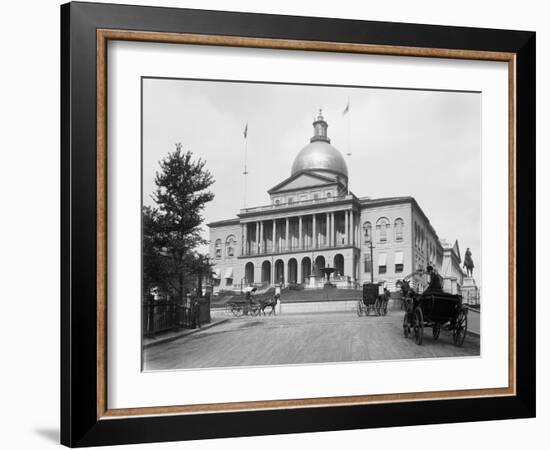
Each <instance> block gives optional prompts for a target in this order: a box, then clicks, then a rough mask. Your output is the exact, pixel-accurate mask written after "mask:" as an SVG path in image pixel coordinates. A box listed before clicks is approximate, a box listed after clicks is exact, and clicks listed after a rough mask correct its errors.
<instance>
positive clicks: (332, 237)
mask: <svg viewBox="0 0 550 450" xmlns="http://www.w3.org/2000/svg"><path fill="white" fill-rule="evenodd" d="M335 234H336V233H335V232H334V213H333V212H331V213H330V246H331V247H334V245H335V244H336V242H335V240H336V236H335Z"/></svg>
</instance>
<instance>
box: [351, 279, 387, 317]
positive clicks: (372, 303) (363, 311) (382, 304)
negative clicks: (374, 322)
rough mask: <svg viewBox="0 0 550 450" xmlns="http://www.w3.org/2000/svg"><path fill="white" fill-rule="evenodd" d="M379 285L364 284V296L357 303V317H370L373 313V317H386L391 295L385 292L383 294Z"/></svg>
mask: <svg viewBox="0 0 550 450" xmlns="http://www.w3.org/2000/svg"><path fill="white" fill-rule="evenodd" d="M381 289H382V288H381V286H380V284H379V283H364V284H363V295H362V297H361V299H359V300H358V301H357V315H358V316H359V317H361V316H363V315H365V316H368V315H370V313H371V312H372V313H373V315H374V314H376V315H377V316H385V315H386V314H387V313H388V300H389V293H388V291H387V290H385V289H384V290H383V292H382V293H381V292H380V290H381Z"/></svg>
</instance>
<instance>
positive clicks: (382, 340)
mask: <svg viewBox="0 0 550 450" xmlns="http://www.w3.org/2000/svg"><path fill="white" fill-rule="evenodd" d="M402 321H403V312H401V311H392V312H389V313H388V315H387V316H380V317H376V316H369V317H357V315H355V314H352V313H349V312H348V313H326V314H308V315H305V314H304V315H302V314H300V315H298V314H296V315H280V316H275V317H274V316H266V317H263V316H262V317H247V316H244V317H239V318H232V319H230V320H228V321H227V322H225V323H222V324H219V325H217V326H215V327H212V328H210V329H207V330H201V331H199V332H197V333H194V334H191V335H188V336H186V337H184V338H181V339H177V340H174V341H171V342H167V343H164V344H159V345H156V346H153V347H150V348H146V349H145V350H144V355H143V362H144V369H145V370H170V369H190V368H206V367H235V366H258V365H261V366H263V365H276V364H311V363H327V362H343V361H367V360H390V359H411V358H435V357H454V356H479V349H480V339H479V337H477V336H472V335H467V336H466V340H465V342H464V345H463V347H456V346H455V345H453V343H452V335H451V333H450V332H449V331H447V330H442V331H441V335H440V337H439V339H438V340H437V341H434V339H433V337H432V330H431V329H430V328H425V329H424V342H423V344H422V345H421V346H419V345H416V343H415V342H414V340H413V339H412V338H405V337H404V336H403V328H402Z"/></svg>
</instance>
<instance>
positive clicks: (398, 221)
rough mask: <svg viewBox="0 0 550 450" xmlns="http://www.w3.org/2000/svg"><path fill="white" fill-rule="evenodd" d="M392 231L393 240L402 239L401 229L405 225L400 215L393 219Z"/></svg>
mask: <svg viewBox="0 0 550 450" xmlns="http://www.w3.org/2000/svg"><path fill="white" fill-rule="evenodd" d="M393 225H394V231H395V240H396V241H402V240H403V229H404V227H405V222H403V219H402V218H401V217H399V218H397V219H395V222H394V224H393Z"/></svg>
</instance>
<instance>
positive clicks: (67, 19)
mask: <svg viewBox="0 0 550 450" xmlns="http://www.w3.org/2000/svg"><path fill="white" fill-rule="evenodd" d="M109 40H129V41H143V42H160V43H186V44H201V45H219V46H233V47H254V48H270V49H287V50H295V51H302V50H315V51H323V52H344V53H346V52H347V53H365V54H381V55H396V56H419V57H428V58H429V57H438V58H459V59H474V60H475V59H482V60H491V61H505V62H507V63H508V67H509V100H510V101H509V105H510V106H509V111H508V117H509V192H508V198H509V211H510V212H509V255H510V265H509V276H510V286H509V299H508V301H509V308H510V321H509V385H508V387H507V388H498V389H497V388H495V389H484V390H479V389H478V390H471V391H446V392H445V391H439V392H428V393H421V394H418V393H411V394H384V395H369V396H355V397H325V398H314V399H311V398H310V399H288V400H284V401H281V400H277V401H275V400H273V401H264V402H237V403H225V404H221V403H216V404H208V405H201V406H189V405H187V406H186V405H173V406H169V407H155V405H151V407H150V408H135V409H124V410H120V409H118V410H117V409H109V407H108V405H107V400H106V399H107V394H106V392H107V385H106V380H107V363H106V342H107V339H108V336H107V331H106V330H107V326H106V321H107V314H108V311H107V308H106V275H107V270H108V268H107V256H106V255H107V253H106V245H107V232H108V231H107V225H106V224H107V222H106V211H107V209H106V205H107V202H108V199H107V193H106V180H107V170H108V166H107V158H106V145H107V144H106V143H107V140H106V137H107V117H106V96H107V85H106V73H107V72H106V71H107V67H106V64H107V60H106V51H107V46H106V44H107V42H108V41H109ZM61 56H62V63H61V64H62V65H61V119H62V125H61V142H62V154H61V174H62V180H61V204H62V220H61V223H62V229H61V261H62V263H61V265H62V266H61V274H62V275H61V292H62V298H61V393H62V395H61V442H62V443H63V444H65V445H68V446H90V445H106V444H124V443H139V442H156V441H174V440H188V439H204V438H215V437H231V436H249V435H265V434H278V433H297V432H315V431H328V430H345V429H355V428H370V427H387V426H402V425H417V424H429V423H446V422H465V421H480V420H493V419H510V418H520V417H522V418H526V417H534V415H535V351H534V349H535V258H534V253H535V248H536V246H535V177H534V173H535V170H534V169H535V33H532V32H525V31H506V30H490V29H477V28H459V27H445V26H431V25H416V24H415V25H413V24H400V23H383V22H368V21H356V20H341V19H326V18H310V17H291V16H276V15H260V14H249V13H231V12H215V11H201V10H189V9H170V8H152V7H137V6H125V5H109V4H93V3H69V4H66V5H63V6H62V7H61Z"/></svg>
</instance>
